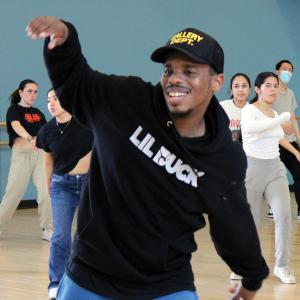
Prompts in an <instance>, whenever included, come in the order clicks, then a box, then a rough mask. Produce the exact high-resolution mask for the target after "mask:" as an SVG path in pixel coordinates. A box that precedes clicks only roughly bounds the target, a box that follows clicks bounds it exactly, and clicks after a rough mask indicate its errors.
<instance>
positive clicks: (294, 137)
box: [270, 60, 300, 220]
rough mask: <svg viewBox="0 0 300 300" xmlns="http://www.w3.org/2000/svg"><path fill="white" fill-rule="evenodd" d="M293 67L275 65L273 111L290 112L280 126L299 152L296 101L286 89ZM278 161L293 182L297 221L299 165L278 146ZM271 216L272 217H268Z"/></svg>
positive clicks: (299, 209) (299, 214)
mask: <svg viewBox="0 0 300 300" xmlns="http://www.w3.org/2000/svg"><path fill="white" fill-rule="evenodd" d="M293 71H294V67H293V65H292V63H291V62H290V61H288V60H282V61H280V62H278V63H277V65H276V74H277V75H278V76H279V79H280V80H279V92H278V96H277V100H276V102H275V103H274V104H273V109H274V110H276V111H277V112H278V113H279V114H281V113H282V112H285V111H287V112H290V114H291V120H290V121H289V122H286V123H285V124H283V125H282V127H283V130H284V133H285V137H286V138H287V140H288V141H289V142H290V143H291V144H292V145H293V146H294V147H295V148H296V149H298V150H299V144H300V134H299V127H298V121H297V119H296V116H295V110H296V108H297V101H296V98H295V95H294V92H293V91H292V90H291V89H290V88H289V87H288V83H289V82H290V79H291V78H292V75H293ZM280 159H281V160H282V162H283V163H284V165H285V166H286V167H287V169H288V170H289V171H290V173H291V175H292V177H293V181H294V192H295V199H296V202H297V219H298V220H300V164H299V162H298V161H297V160H296V159H295V156H294V155H292V154H291V153H290V152H289V151H287V150H286V149H285V148H284V147H281V146H280ZM270 216H272V215H270Z"/></svg>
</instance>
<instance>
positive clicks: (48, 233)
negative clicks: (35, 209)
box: [41, 229, 53, 242]
mask: <svg viewBox="0 0 300 300" xmlns="http://www.w3.org/2000/svg"><path fill="white" fill-rule="evenodd" d="M52 234H53V231H52V229H44V230H43V233H42V235H41V238H42V240H45V241H48V242H50V240H51V237H52Z"/></svg>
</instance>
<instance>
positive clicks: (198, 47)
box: [151, 28, 224, 74]
mask: <svg viewBox="0 0 300 300" xmlns="http://www.w3.org/2000/svg"><path fill="white" fill-rule="evenodd" d="M174 51H178V52H181V53H184V54H185V55H187V56H188V57H190V58H191V59H192V60H194V61H196V62H199V63H201V64H208V65H210V66H211V67H212V68H213V69H214V70H215V71H216V72H217V73H218V74H220V73H223V70H224V52H223V49H222V47H221V46H220V44H219V43H218V42H217V41H216V40H215V39H214V38H213V37H211V36H210V35H208V34H206V33H204V32H202V31H199V30H197V29H195V28H186V29H183V30H181V31H179V32H177V33H176V34H175V35H173V36H172V37H171V38H170V39H169V40H168V42H167V43H166V45H165V46H163V47H160V48H158V49H156V50H155V51H154V52H153V53H152V54H151V59H152V60H153V61H155V62H159V63H164V62H165V61H166V58H167V56H168V54H170V53H171V52H174Z"/></svg>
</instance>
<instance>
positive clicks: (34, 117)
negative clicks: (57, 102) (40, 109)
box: [24, 114, 42, 123]
mask: <svg viewBox="0 0 300 300" xmlns="http://www.w3.org/2000/svg"><path fill="white" fill-rule="evenodd" d="M24 118H25V120H26V121H27V122H28V123H34V122H40V121H41V119H42V118H41V116H40V115H39V114H24Z"/></svg>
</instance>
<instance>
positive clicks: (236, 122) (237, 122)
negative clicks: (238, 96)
mask: <svg viewBox="0 0 300 300" xmlns="http://www.w3.org/2000/svg"><path fill="white" fill-rule="evenodd" d="M229 127H230V129H240V128H241V121H240V120H235V119H231V120H230V126H229Z"/></svg>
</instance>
